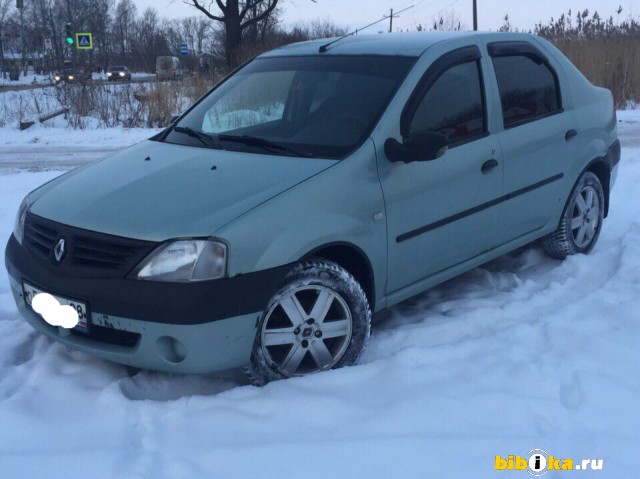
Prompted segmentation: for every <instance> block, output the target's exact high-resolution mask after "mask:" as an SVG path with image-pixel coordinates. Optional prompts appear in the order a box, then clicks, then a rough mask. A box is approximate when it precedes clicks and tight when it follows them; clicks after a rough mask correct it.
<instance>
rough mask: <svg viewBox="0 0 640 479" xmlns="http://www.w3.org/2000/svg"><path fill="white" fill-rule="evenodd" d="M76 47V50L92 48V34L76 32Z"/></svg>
mask: <svg viewBox="0 0 640 479" xmlns="http://www.w3.org/2000/svg"><path fill="white" fill-rule="evenodd" d="M76 47H77V48H78V50H92V49H93V35H91V33H76Z"/></svg>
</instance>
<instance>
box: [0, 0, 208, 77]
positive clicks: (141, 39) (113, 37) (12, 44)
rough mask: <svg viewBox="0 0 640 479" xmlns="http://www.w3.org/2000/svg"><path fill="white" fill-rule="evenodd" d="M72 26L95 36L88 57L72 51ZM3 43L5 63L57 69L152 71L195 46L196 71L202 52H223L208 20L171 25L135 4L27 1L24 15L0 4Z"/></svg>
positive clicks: (125, 0) (6, 0) (8, 0)
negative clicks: (68, 31) (86, 66)
mask: <svg viewBox="0 0 640 479" xmlns="http://www.w3.org/2000/svg"><path fill="white" fill-rule="evenodd" d="M185 8H186V7H185ZM67 23H71V26H72V30H73V31H74V32H91V33H92V34H93V38H94V50H92V51H89V52H86V53H85V52H79V51H77V50H76V49H75V47H69V46H67V45H66V44H65V41H64V35H65V25H66V24H67ZM0 39H1V40H0V53H3V54H4V57H5V58H6V57H14V58H20V57H21V58H24V59H25V60H26V61H30V62H34V63H37V64H43V63H44V64H45V65H46V64H50V65H51V66H53V67H59V66H60V65H61V64H62V63H63V61H65V60H71V61H75V62H76V63H80V62H83V61H88V62H91V63H93V64H97V65H100V66H102V67H104V68H106V67H107V66H108V65H111V64H127V65H129V66H130V67H131V68H134V69H136V70H145V71H152V70H153V69H154V68H155V59H156V57H157V56H160V55H175V56H178V53H179V46H180V44H182V43H186V44H187V45H188V46H189V53H190V55H189V57H188V58H187V59H185V61H186V63H187V65H186V66H188V67H190V68H192V67H194V66H195V63H196V61H197V58H196V56H197V54H198V53H200V52H206V53H209V54H213V55H216V54H217V53H218V52H217V50H216V48H217V43H216V31H215V29H214V28H213V25H212V23H211V22H210V21H209V20H208V19H206V18H204V17H202V16H193V17H189V18H184V19H180V20H176V19H174V20H167V19H164V18H162V17H161V16H160V14H159V13H158V11H157V10H155V9H154V8H148V9H146V10H144V11H143V12H138V9H137V7H136V5H135V4H134V2H133V1H132V0H119V1H117V3H116V0H27V1H25V2H24V9H22V10H18V9H17V8H15V0H0ZM45 39H51V47H52V48H51V50H50V51H47V50H45Z"/></svg>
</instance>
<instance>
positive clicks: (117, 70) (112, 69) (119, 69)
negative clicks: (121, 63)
mask: <svg viewBox="0 0 640 479" xmlns="http://www.w3.org/2000/svg"><path fill="white" fill-rule="evenodd" d="M111 71H114V72H119V71H124V67H111Z"/></svg>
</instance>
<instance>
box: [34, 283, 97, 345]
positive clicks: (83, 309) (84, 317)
mask: <svg viewBox="0 0 640 479" xmlns="http://www.w3.org/2000/svg"><path fill="white" fill-rule="evenodd" d="M22 289H23V291H24V302H25V303H26V304H27V306H29V307H30V308H31V301H33V298H34V297H35V296H36V295H37V294H40V293H46V292H47V291H43V290H41V289H39V288H36V287H34V286H31V285H30V284H27V283H22ZM49 294H51V293H49ZM51 296H53V297H54V298H56V300H57V301H58V303H60V304H61V305H63V306H64V305H67V306H71V307H72V308H73V309H75V310H76V312H77V313H78V325H77V326H76V327H75V328H73V329H75V330H77V331H82V332H83V333H88V332H89V315H88V313H87V311H88V308H87V305H86V303H83V302H82V301H76V300H75V299H67V298H63V297H61V296H57V295H55V294H51Z"/></svg>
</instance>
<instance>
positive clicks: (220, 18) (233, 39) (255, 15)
mask: <svg viewBox="0 0 640 479" xmlns="http://www.w3.org/2000/svg"><path fill="white" fill-rule="evenodd" d="M183 1H184V2H185V3H186V4H187V5H191V6H193V7H195V8H197V9H198V10H200V11H201V12H202V13H204V14H205V15H206V16H207V17H209V18H210V19H211V20H215V21H216V22H221V23H222V24H223V25H224V29H225V51H226V57H227V65H228V66H230V67H232V66H234V65H235V64H236V63H237V58H236V52H237V50H238V48H239V47H240V46H241V45H242V33H243V32H244V31H245V30H246V29H247V28H250V27H252V26H254V25H256V24H257V23H259V22H261V21H263V20H265V19H267V18H268V17H269V16H270V15H271V13H272V12H273V11H274V10H275V9H276V7H277V6H278V2H279V0H226V1H224V0H215V1H214V0H206V1H205V0H183Z"/></svg>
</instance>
